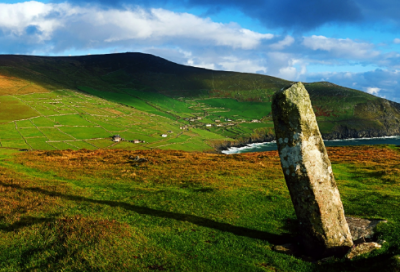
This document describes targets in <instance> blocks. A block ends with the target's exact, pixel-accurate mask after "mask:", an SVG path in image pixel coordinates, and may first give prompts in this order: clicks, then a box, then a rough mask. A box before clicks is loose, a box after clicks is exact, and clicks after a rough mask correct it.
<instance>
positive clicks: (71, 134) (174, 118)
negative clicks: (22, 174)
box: [0, 88, 260, 151]
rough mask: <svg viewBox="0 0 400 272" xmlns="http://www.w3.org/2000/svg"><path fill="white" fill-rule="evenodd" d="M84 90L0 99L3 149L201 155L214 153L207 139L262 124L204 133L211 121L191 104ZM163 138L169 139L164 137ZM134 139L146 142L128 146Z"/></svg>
mask: <svg viewBox="0 0 400 272" xmlns="http://www.w3.org/2000/svg"><path fill="white" fill-rule="evenodd" d="M82 89H84V90H85V91H88V92H89V93H93V94H94V95H96V96H94V95H88V94H85V93H82V92H77V91H72V90H58V91H52V92H47V93H32V94H24V95H14V96H9V95H7V96H0V103H2V104H5V105H6V106H4V107H2V111H1V114H0V118H1V120H0V122H1V123H0V145H1V147H5V148H18V149H28V150H54V149H58V150H65V149H72V150H77V149H81V148H86V149H89V150H91V149H98V148H124V149H152V148H160V149H176V150H187V151H190V150H192V151H195V150H197V151H199V150H211V149H212V147H211V146H210V145H209V143H208V141H209V140H230V138H229V137H230V136H237V134H243V133H248V134H249V133H251V132H252V130H253V129H254V128H256V127H259V126H260V124H250V123H246V124H240V125H237V126H230V127H229V128H228V127H227V126H225V127H221V128H217V127H216V126H214V127H211V128H208V129H207V130H206V127H205V123H208V122H211V121H212V122H214V120H209V118H208V119H207V118H204V119H197V118H198V116H202V115H207V114H208V113H207V112H206V111H205V110H203V109H202V110H200V111H199V110H194V109H191V107H193V106H194V105H203V104H202V103H199V102H197V101H194V100H193V101H188V102H181V101H179V100H176V99H172V98H167V97H165V96H163V95H157V94H156V96H155V99H154V100H152V101H151V102H149V101H150V100H151V98H152V96H151V95H149V94H145V93H144V92H138V91H133V90H129V92H127V93H126V94H125V96H124V95H121V94H120V93H118V94H113V93H107V96H106V97H104V98H106V99H103V98H101V96H102V95H103V94H102V93H101V92H98V91H95V90H93V89H90V88H82ZM132 94H134V95H135V96H132ZM98 96H100V97H98ZM164 98H166V99H164ZM146 99H147V100H146ZM218 100H221V99H218ZM210 101H211V100H210ZM168 109H171V110H168ZM229 111H230V110H229V108H228V109H223V110H222V113H223V114H224V115H225V116H226V118H233V117H234V116H235V114H234V113H236V112H232V113H231V114H230V113H229ZM222 113H221V114H222ZM178 114H179V115H181V116H179V115H178ZM214 114H215V113H214ZM213 117H214V116H213ZM221 117H222V116H221ZM190 118H196V121H195V122H191V121H189V120H187V119H190ZM224 122H225V121H224ZM225 123H226V122H225ZM162 134H166V135H167V137H162ZM113 135H120V136H121V137H122V138H123V139H124V140H125V141H122V142H119V143H114V142H113V141H112V136H113ZM136 139H138V140H141V141H144V143H140V144H134V143H132V142H130V141H131V140H136Z"/></svg>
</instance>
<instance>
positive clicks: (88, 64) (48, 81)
mask: <svg viewBox="0 0 400 272" xmlns="http://www.w3.org/2000/svg"><path fill="white" fill-rule="evenodd" d="M291 83H292V82H290V81H286V80H283V79H279V78H275V77H270V76H265V75H258V74H247V73H236V72H224V71H213V70H207V69H202V68H196V67H190V66H184V65H179V64H176V63H173V62H170V61H167V60H165V59H162V58H159V57H156V56H152V55H148V54H142V53H124V54H110V55H94V56H80V57H36V56H15V55H2V56H0V95H2V96H0V103H1V102H2V101H3V103H9V102H7V101H6V100H7V99H8V100H13V101H14V102H13V103H14V104H15V106H10V107H9V109H7V110H4V111H3V112H2V114H0V122H5V123H6V122H10V121H17V120H20V119H29V118H37V117H41V116H43V115H45V116H47V118H48V117H49V116H52V114H48V113H49V112H47V113H46V111H45V110H43V109H42V110H38V108H40V107H39V106H38V107H36V108H35V107H33V106H32V105H30V104H29V103H28V102H29V101H28V102H27V101H26V99H21V98H22V97H28V96H29V95H32V94H33V93H42V94H43V95H42V96H44V97H42V98H46V97H47V95H46V94H49V95H50V94H51V95H50V96H51V97H53V98H52V99H57V98H54V94H55V93H56V94H57V92H58V91H59V90H68V92H78V93H79V92H81V93H82V92H83V93H86V94H90V95H94V96H97V97H99V98H102V99H104V100H105V101H108V102H107V103H117V104H119V105H125V106H128V108H134V110H136V111H137V112H141V113H143V114H144V113H146V114H147V115H146V114H144V115H143V116H150V115H153V116H162V117H164V118H162V120H163V122H165V123H166V124H170V125H172V124H174V130H175V131H180V132H185V133H191V132H193V131H196V133H197V135H199V138H201V139H202V140H204V139H205V138H207V139H208V140H213V141H211V142H210V141H208V144H211V145H212V146H214V147H218V146H225V145H229V144H232V141H231V140H229V139H236V141H234V143H233V144H241V143H242V144H243V143H247V142H251V141H262V140H270V139H272V138H273V126H272V120H271V116H270V111H271V109H270V104H271V97H272V95H273V93H274V92H275V91H276V90H279V89H281V88H284V87H287V86H289V85H290V84H291ZM305 86H306V88H307V90H308V91H309V93H310V96H311V100H312V103H313V107H314V110H315V113H316V115H317V120H318V123H319V126H320V130H321V132H322V134H323V136H324V137H325V138H327V139H333V138H348V137H371V136H386V135H395V134H400V130H399V120H400V104H398V103H395V102H391V101H388V100H385V99H382V98H378V97H376V96H373V95H370V94H367V93H364V92H361V91H357V90H353V89H349V88H344V87H341V86H338V85H335V84H332V83H329V82H317V83H308V84H305ZM58 94H60V93H58ZM77 95H79V94H77ZM58 99H62V98H58ZM70 102H71V101H70ZM35 103H36V102H35ZM104 103H106V102H104ZM117 104H115V105H117ZM52 105H55V104H52ZM42 106H43V105H42ZM47 106H49V105H47ZM64 106H65V105H64ZM32 107H33V108H32ZM64 108H67V107H66V106H65V107H64ZM75 109H76V107H75ZM62 110H63V109H61V110H58V108H56V109H54V112H53V115H54V114H55V115H56V114H62V112H63V111H62ZM35 112H36V113H35ZM68 114H78V115H81V116H82V117H83V118H86V119H87V117H88V116H89V115H90V114H89V113H88V112H83V111H81V112H79V111H76V112H74V113H71V112H70V113H68ZM92 114H93V113H92ZM2 116H3V117H2ZM92 117H93V116H91V117H90V118H92ZM86 119H85V120H86ZM156 119H157V118H156ZM160 120H161V119H160ZM229 120H230V121H229ZM97 122H98V123H99V122H101V120H97ZM98 123H96V125H98ZM144 123H146V122H144ZM15 125H16V124H15ZM61 125H62V124H61ZM16 127H17V130H18V126H17V125H16ZM0 129H1V128H0ZM180 129H181V130H180ZM64 130H65V129H64ZM188 130H189V131H188ZM162 131H163V130H159V133H162ZM64 132H65V131H64ZM108 132H109V134H112V133H113V132H114V131H108ZM65 133H66V132H65ZM154 133H155V132H154ZM210 133H212V135H213V136H212V137H210ZM20 134H21V133H20ZM67 134H68V133H67ZM205 135H208V136H205ZM0 136H1V135H0ZM147 136H150V135H147ZM153 136H154V135H153ZM22 137H23V139H24V141H25V142H26V141H27V139H26V138H24V135H22ZM132 137H133V136H132ZM218 137H219V139H217V138H218ZM2 138H4V137H0V139H2ZM7 139H8V138H7ZM227 140H228V141H227ZM47 141H49V139H48V140H47ZM161 141H162V140H161ZM177 141H178V142H182V143H183V142H185V141H184V139H179V137H177ZM182 145H183V146H185V144H182ZM170 147H171V148H176V145H172V146H170Z"/></svg>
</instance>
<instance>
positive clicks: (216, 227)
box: [0, 146, 400, 272]
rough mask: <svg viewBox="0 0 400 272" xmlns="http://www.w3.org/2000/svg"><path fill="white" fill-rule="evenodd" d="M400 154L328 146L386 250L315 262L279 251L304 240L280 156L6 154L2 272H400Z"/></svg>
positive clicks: (348, 192)
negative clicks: (377, 221)
mask: <svg viewBox="0 0 400 272" xmlns="http://www.w3.org/2000/svg"><path fill="white" fill-rule="evenodd" d="M399 152H400V150H399V148H398V147H393V146H375V147H372V146H366V147H336V148H329V149H328V153H329V156H330V158H331V160H332V166H333V171H334V174H335V176H336V180H337V184H338V187H339V190H340V193H341V197H342V201H343V204H344V207H345V212H346V215H350V216H355V217H362V218H384V219H387V220H388V223H387V224H381V225H380V226H379V227H378V232H377V234H376V235H377V236H378V237H379V238H380V239H384V240H386V241H387V242H386V243H384V246H383V248H382V249H380V250H377V251H374V252H372V253H371V254H369V255H366V256H360V257H356V258H354V259H352V260H345V259H338V258H336V259H335V258H334V259H331V260H329V261H327V262H319V261H317V262H310V261H306V260H302V259H301V258H298V257H295V256H290V255H285V254H282V253H278V252H275V251H273V250H272V248H273V246H274V245H276V244H283V243H285V242H288V241H292V240H293V238H294V237H295V236H296V235H297V233H296V224H297V222H296V217H295V213H294V210H293V206H292V203H291V200H290V197H289V193H288V191H287V188H286V185H285V182H284V178H283V175H282V171H281V168H280V162H279V157H278V156H277V152H262V153H247V154H239V155H230V156H226V155H216V154H205V153H199V152H193V153H190V152H183V151H176V150H175V151H163V150H136V151H128V150H114V151H113V150H95V151H89V150H80V151H37V152H17V151H13V150H8V149H0V191H1V192H3V193H2V194H0V197H1V199H0V232H1V236H2V239H0V271H7V272H8V271H60V270H65V271H307V272H308V271H323V272H329V271H400V269H399V266H398V260H397V259H396V258H395V257H394V256H397V255H398V254H400V242H399V241H400V230H399V223H400V209H399V207H398V206H399V203H400V202H399V200H400V187H399V184H400V183H399V182H400V178H399V177H400V175H399V173H400V168H399V165H400V153H399ZM136 156H139V157H141V158H145V159H146V160H145V161H143V162H137V161H135V160H134V159H133V158H134V157H136Z"/></svg>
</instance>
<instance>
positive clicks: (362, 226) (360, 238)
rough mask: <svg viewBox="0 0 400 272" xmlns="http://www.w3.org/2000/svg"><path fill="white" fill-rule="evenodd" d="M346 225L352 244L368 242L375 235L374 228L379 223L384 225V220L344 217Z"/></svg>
mask: <svg viewBox="0 0 400 272" xmlns="http://www.w3.org/2000/svg"><path fill="white" fill-rule="evenodd" d="M346 221H347V224H348V225H349V229H350V233H351V236H352V238H353V241H354V243H356V244H358V243H362V242H365V241H370V239H372V238H373V236H374V234H375V228H376V226H377V225H378V224H379V223H382V222H383V223H386V222H387V221H386V220H380V219H371V220H368V219H363V218H357V217H346Z"/></svg>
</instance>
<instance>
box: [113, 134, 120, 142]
mask: <svg viewBox="0 0 400 272" xmlns="http://www.w3.org/2000/svg"><path fill="white" fill-rule="evenodd" d="M112 140H113V141H114V142H120V141H122V138H121V136H119V135H114V136H113V137H112Z"/></svg>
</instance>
